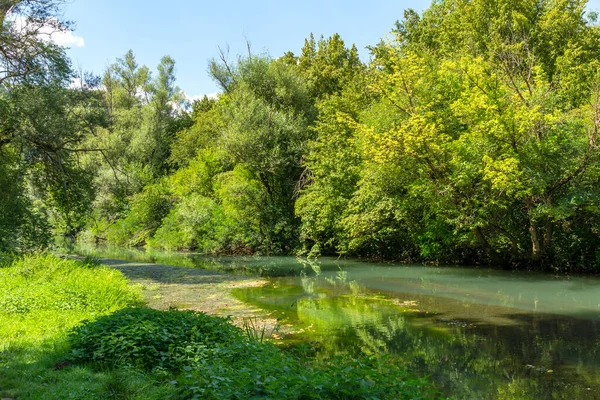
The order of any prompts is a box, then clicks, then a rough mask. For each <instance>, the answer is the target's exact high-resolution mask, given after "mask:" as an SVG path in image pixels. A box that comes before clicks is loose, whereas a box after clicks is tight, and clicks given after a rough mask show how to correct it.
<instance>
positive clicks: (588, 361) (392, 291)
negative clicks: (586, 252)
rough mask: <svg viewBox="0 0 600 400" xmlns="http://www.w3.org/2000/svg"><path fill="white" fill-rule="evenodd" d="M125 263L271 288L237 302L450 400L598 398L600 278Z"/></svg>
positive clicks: (324, 264)
mask: <svg viewBox="0 0 600 400" xmlns="http://www.w3.org/2000/svg"><path fill="white" fill-rule="evenodd" d="M96 254H97V255H100V256H113V257H114V256H115V254H106V253H96ZM122 254H123V253H122ZM118 257H119V258H122V259H130V260H132V259H135V260H143V261H155V262H161V263H165V264H172V265H186V266H197V267H203V268H209V269H218V270H226V271H231V272H232V273H247V274H257V275H261V276H264V277H268V279H269V283H268V284H267V285H266V286H264V287H260V288H248V289H238V290H236V291H235V293H234V294H235V296H236V297H238V298H239V299H240V300H242V301H244V302H248V303H251V304H253V305H255V306H258V307H261V308H263V309H265V310H267V311H268V312H270V313H271V314H272V315H273V316H274V317H277V318H279V321H280V324H282V325H286V324H289V325H291V326H293V327H294V331H296V332H297V333H296V334H294V335H292V336H291V337H288V338H287V339H286V340H288V341H297V342H305V343H308V344H310V345H311V346H314V347H316V348H317V351H318V352H319V353H320V354H321V355H323V356H327V355H330V354H335V353H350V354H361V353H362V354H385V355H387V356H388V357H390V358H391V359H392V360H394V361H395V362H398V363H400V364H402V365H404V366H405V367H406V368H408V369H410V370H412V371H414V372H415V373H416V374H418V375H428V376H430V378H431V380H432V381H433V382H435V385H436V387H437V388H438V389H439V390H441V391H442V392H443V393H444V394H446V395H448V396H452V397H455V398H459V399H468V398H472V399H487V398H490V399H515V398H517V399H529V398H531V399H600V278H597V277H589V276H585V277H580V276H554V275H549V274H540V273H527V272H507V271H498V270H492V269H481V268H457V267H431V266H407V265H390V264H374V263H367V262H359V261H346V260H335V259H329V258H322V259H319V260H318V261H308V260H300V259H296V258H293V257H262V258H261V257H223V258H206V257H200V256H194V255H185V254H181V253H176V254H173V253H171V254H170V255H169V253H152V254H143V253H139V254H138V255H135V254H134V253H128V255H127V257H124V256H123V255H121V256H118Z"/></svg>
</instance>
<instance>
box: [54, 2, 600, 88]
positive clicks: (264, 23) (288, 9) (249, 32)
mask: <svg viewBox="0 0 600 400" xmlns="http://www.w3.org/2000/svg"><path fill="white" fill-rule="evenodd" d="M429 4H430V1H429V0H404V1H397V0H396V1H394V0H370V1H364V0H363V1H359V0H345V1H344V0H320V1H317V0H303V1H277V0H268V1H265V0H255V1H237V0H233V1H229V2H218V1H214V0H213V1H201V0H170V1H165V0H68V2H67V5H66V7H65V9H64V11H65V18H66V19H68V20H72V21H74V22H75V23H76V30H75V35H77V36H79V37H81V38H83V42H84V45H83V46H81V47H79V46H77V45H76V44H73V45H72V46H71V49H70V50H69V51H68V54H69V56H70V57H71V58H72V60H73V64H74V66H75V67H80V68H82V69H83V70H85V71H92V72H95V73H98V74H99V73H101V72H102V71H103V70H104V68H105V66H107V65H108V64H110V63H112V62H113V61H114V60H115V58H117V57H121V56H122V55H123V54H125V53H126V52H127V50H129V49H132V50H133V51H134V53H135V54H136V57H137V59H138V62H139V63H140V64H145V65H147V66H148V67H150V68H151V69H152V70H154V69H155V68H156V65H158V62H159V60H160V58H161V57H162V56H164V55H170V56H172V57H173V58H174V59H175V61H176V62H177V84H178V85H179V86H180V87H181V88H182V89H183V90H184V91H185V92H186V93H187V94H188V95H190V96H199V95H203V94H211V93H215V92H217V86H216V85H215V84H214V82H213V81H212V80H211V78H210V77H209V75H208V73H207V64H208V60H209V59H210V58H212V57H214V56H216V55H217V52H218V47H219V46H220V47H221V48H225V47H226V46H227V45H228V46H229V48H230V55H231V57H232V58H234V57H235V56H236V55H237V54H241V53H245V52H246V39H247V40H248V41H249V42H250V43H251V46H252V49H253V52H255V53H261V52H268V53H269V54H270V55H272V56H274V57H277V56H280V55H281V54H283V53H284V52H286V51H288V50H291V51H293V52H294V53H298V52H299V51H300V48H301V47H302V45H303V43H304V39H305V38H306V37H308V35H309V34H310V33H311V32H312V33H314V34H315V36H317V37H318V36H319V35H321V34H322V35H324V36H326V37H327V36H330V35H332V34H334V33H339V34H340V35H341V36H342V38H343V39H344V41H345V42H346V43H347V44H351V43H355V44H356V46H357V47H358V49H359V51H360V53H361V56H362V58H364V59H367V58H368V51H366V50H365V49H364V48H365V46H368V45H372V44H375V43H377V42H378V41H379V39H381V38H382V37H384V36H385V35H386V34H387V33H388V32H389V31H390V30H391V29H392V27H393V25H394V22H395V21H396V20H398V19H400V18H402V15H403V10H404V9H406V8H413V9H415V10H417V11H419V12H420V11H423V10H424V9H425V8H427V7H428V6H429ZM589 9H591V10H595V11H598V9H600V0H592V1H591V2H590V3H589ZM79 44H80V45H81V44H82V43H81V41H80V43H79Z"/></svg>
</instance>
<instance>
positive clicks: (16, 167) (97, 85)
mask: <svg viewBox="0 0 600 400" xmlns="http://www.w3.org/2000/svg"><path fill="white" fill-rule="evenodd" d="M16 4H17V5H16V7H21V8H20V9H18V10H17V11H19V12H21V13H29V14H28V15H35V10H36V7H38V8H39V7H41V6H40V5H42V6H48V7H50V6H51V8H49V9H46V13H45V16H46V17H47V18H50V19H51V20H52V21H58V20H56V19H55V18H54V17H49V16H52V15H56V14H55V13H54V14H53V13H52V12H51V11H53V10H54V9H53V8H52V7H56V4H55V2H53V1H49V0H45V1H41V0H37V1H35V2H34V1H21V2H16ZM28 7H29V8H28ZM0 11H4V10H2V9H0ZM49 11H50V12H49ZM11 12H14V9H12V10H11ZM8 14H10V12H9V13H8ZM6 15H7V12H6V11H4V12H3V14H2V16H3V17H5V16H6ZM42 17H43V15H42ZM5 19H6V18H5ZM38 20H39V18H38ZM38 22H39V21H38ZM33 23H35V20H34V21H33ZM2 26H3V31H2V36H3V40H4V42H5V43H8V46H9V50H10V46H15V48H18V47H19V46H25V48H27V47H26V46H34V47H35V46H38V47H41V49H39V51H33V50H31V51H29V50H27V51H14V52H13V53H11V52H10V51H9V52H6V51H4V52H2V55H0V57H2V63H3V64H6V65H8V66H9V68H7V71H8V72H5V73H4V75H2V76H1V77H0V79H1V80H0V84H1V85H2V91H1V92H0V115H1V116H2V120H1V121H0V123H1V124H2V125H1V126H0V152H1V153H2V163H1V164H0V169H2V171H1V173H0V180H1V185H2V188H3V190H2V191H1V192H0V209H1V210H2V213H1V214H0V247H4V248H8V247H12V248H15V247H17V248H31V247H35V246H38V245H39V243H40V242H43V241H44V239H47V238H49V237H50V233H54V234H55V235H56V234H62V235H66V236H69V237H72V238H75V237H77V238H78V240H82V241H92V242H96V243H112V244H118V245H125V246H152V247H162V248H166V249H186V250H195V251H199V252H205V253H227V254H255V253H261V254H291V253H303V254H310V255H319V254H344V255H352V256H364V257H376V258H386V259H395V260H403V261H412V262H417V261H419V262H421V261H437V262H444V263H485V264H492V265H496V266H506V267H521V268H554V269H561V270H590V271H596V270H597V269H598V267H600V250H598V249H600V234H599V231H598V230H599V229H600V207H599V206H600V197H599V194H600V193H599V192H600V185H599V183H600V159H599V155H600V153H599V149H598V127H599V124H600V116H599V111H600V110H599V101H600V100H599V99H600V69H599V65H600V30H599V28H598V25H597V24H596V15H594V14H593V13H588V12H586V10H585V1H567V0H554V1H541V0H527V1H516V0H494V1H489V0H485V1H484V0H470V1H467V0H443V1H438V2H435V3H433V4H432V6H431V7H430V8H429V9H428V10H426V11H425V12H424V13H422V14H421V15H420V14H418V13H416V12H414V11H411V10H408V11H406V12H405V15H404V18H403V19H402V20H401V21H399V22H398V23H397V24H396V26H395V27H394V29H393V30H392V32H391V33H390V35H389V36H388V38H386V39H385V40H382V41H381V42H380V43H378V44H375V45H373V46H372V47H370V49H369V50H370V53H371V58H370V61H369V62H367V63H364V62H362V61H361V60H360V59H359V57H358V54H357V50H356V48H355V47H354V46H347V45H346V44H345V43H344V42H343V40H342V39H341V38H340V37H339V36H338V35H334V36H332V37H330V38H320V39H317V40H316V39H315V38H314V37H313V36H312V35H311V36H310V37H309V38H308V39H307V40H306V41H305V43H304V46H303V48H302V50H301V53H300V54H299V55H295V54H293V53H291V52H288V53H286V54H284V55H283V56H281V57H279V58H272V57H270V56H267V55H256V54H251V53H250V54H248V55H247V56H239V57H237V59H235V60H229V59H228V57H227V55H226V54H220V55H219V57H217V58H216V59H215V60H213V61H211V62H210V65H209V72H210V74H211V75H212V77H213V78H214V80H215V81H216V82H217V83H218V85H219V86H220V88H221V94H220V95H219V96H218V98H216V99H211V98H207V97H205V98H203V99H202V100H198V101H195V102H193V104H192V105H191V107H189V106H188V105H187V104H186V100H185V97H184V96H183V93H182V91H181V90H179V89H178V88H177V87H176V86H175V63H174V61H173V60H172V59H171V58H170V57H165V58H163V59H162V60H161V62H160V64H159V66H158V68H157V71H156V72H151V71H150V70H149V69H148V68H147V67H145V66H140V65H138V63H137V62H136V60H135V56H134V54H133V52H129V53H127V54H126V55H125V56H124V57H123V58H119V59H117V60H116V62H115V63H114V64H113V65H111V66H110V67H109V68H108V69H107V70H106V71H105V72H104V74H103V75H102V76H101V77H93V76H79V80H78V81H77V82H79V83H80V84H79V86H78V87H74V86H73V84H72V82H73V81H72V77H73V73H72V71H71V69H70V68H69V65H68V62H67V60H66V58H65V57H64V53H63V52H62V50H61V49H60V48H57V47H56V46H53V45H52V44H50V43H47V42H44V41H41V40H38V39H35V38H33V39H32V38H31V37H30V38H29V39H30V40H29V41H26V40H21V37H20V36H19V35H21V36H22V35H23V33H19V32H15V30H14V29H13V28H11V25H10V24H9V23H7V22H6V20H4V21H3V25H2ZM61 26H62V25H61ZM59 28H60V27H59ZM7 38H8V39H10V40H6V39H7ZM23 43H24V44H23ZM11 54H13V56H11ZM11 57H13V58H12V59H11ZM23 58H25V60H23ZM52 63H54V64H52ZM11 68H12V69H14V72H11V71H12V70H11ZM80 75H81V74H80ZM46 241H47V240H46Z"/></svg>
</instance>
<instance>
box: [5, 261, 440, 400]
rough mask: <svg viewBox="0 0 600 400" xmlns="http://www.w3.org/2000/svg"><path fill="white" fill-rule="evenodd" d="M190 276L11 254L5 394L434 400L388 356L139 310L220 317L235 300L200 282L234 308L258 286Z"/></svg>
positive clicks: (248, 281) (235, 279)
mask: <svg viewBox="0 0 600 400" xmlns="http://www.w3.org/2000/svg"><path fill="white" fill-rule="evenodd" d="M173 268H174V267H173ZM121 271H122V272H121ZM192 271H193V272H194V273H193V274H192V273H190V274H179V275H178V274H177V272H182V271H179V270H171V269H169V267H166V266H152V265H135V264H121V265H119V264H116V265H113V268H110V267H108V266H103V265H99V264H97V263H95V262H91V261H89V260H82V261H76V260H65V259H60V258H57V257H54V256H50V255H37V256H29V257H25V258H19V259H10V257H5V258H4V259H3V260H2V261H1V264H0V305H1V307H0V371H1V373H0V397H3V398H5V397H8V398H19V399H20V398H23V399H63V398H76V399H77V398H79V399H89V398H106V399H109V398H110V399H114V398H120V399H122V398H126V399H153V398H155V399H158V398H160V399H163V398H177V399H179V398H216V399H226V398H240V399H241V398H317V399H318V398H340V399H346V398H433V397H436V395H435V393H433V392H431V391H430V385H429V384H428V382H427V381H426V380H423V379H420V378H415V377H412V376H411V375H410V374H408V373H407V372H405V371H404V370H402V369H401V368H398V367H397V366H394V365H392V364H388V363H386V362H385V361H384V360H381V359H363V360H349V359H346V360H340V359H336V360H328V361H319V362H316V361H315V360H312V359H310V358H308V357H307V355H306V352H304V353H302V355H298V353H299V352H296V353H286V352H283V351H281V350H280V349H278V348H277V347H275V346H274V345H272V344H271V343H267V342H262V341H260V340H257V339H260V337H258V335H256V331H252V330H244V329H240V328H238V327H235V326H234V325H233V324H231V323H230V321H229V320H227V319H223V318H219V317H212V316H207V315H206V314H204V313H199V312H196V311H193V310H189V311H176V310H173V309H171V310H168V311H160V310H155V309H151V308H146V307H143V306H142V304H143V303H144V298H146V299H149V300H148V304H149V305H150V306H153V307H156V308H159V309H167V308H169V307H172V306H176V307H177V306H179V307H185V308H192V309H194V308H196V309H201V308H202V305H203V306H204V307H208V306H211V305H212V306H213V307H215V309H216V311H217V312H219V310H220V312H224V311H225V309H226V307H228V306H229V304H227V303H223V304H222V303H219V302H218V301H217V300H215V299H214V298H213V299H212V300H213V302H212V303H211V299H209V297H210V296H211V294H210V293H209V292H206V291H205V292H203V291H202V290H201V289H202V287H203V286H214V287H215V288H217V289H218V290H219V291H220V292H221V293H222V294H223V295H224V296H223V298H224V299H225V301H229V300H228V299H229V298H228V297H227V296H230V295H229V294H228V292H229V289H230V288H231V285H236V286H237V285H252V284H260V282H258V281H256V280H255V279H244V277H231V276H229V277H228V279H225V276H221V275H219V274H217V273H213V272H208V271H199V270H189V271H187V272H192ZM136 274H137V275H136ZM125 275H127V276H130V277H131V279H132V281H133V282H134V283H135V284H130V283H129V282H128V280H127V279H126V277H125ZM177 285H180V286H186V285H187V286H186V287H187V290H188V292H187V293H185V294H184V295H183V296H184V297H185V298H192V297H194V296H195V297H196V298H203V299H204V300H206V302H204V303H203V302H200V303H199V304H196V306H198V307H195V306H194V304H188V303H186V304H182V303H181V298H178V297H177V296H178V295H177V294H176V293H175V292H176V289H177ZM153 293H154V294H153ZM180 295H181V293H180ZM168 296H175V297H168ZM231 299H233V298H231ZM231 305H232V306H234V307H233V308H235V304H231ZM204 311H210V310H204ZM245 311H247V310H245ZM245 311H244V312H245ZM241 314H242V312H241V311H240V315H241Z"/></svg>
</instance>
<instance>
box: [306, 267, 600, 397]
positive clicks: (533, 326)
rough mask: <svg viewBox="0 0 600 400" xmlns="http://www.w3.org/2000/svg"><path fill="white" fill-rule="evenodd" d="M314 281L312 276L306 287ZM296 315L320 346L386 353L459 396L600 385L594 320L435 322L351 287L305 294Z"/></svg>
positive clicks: (540, 393) (565, 393) (564, 393)
mask: <svg viewBox="0 0 600 400" xmlns="http://www.w3.org/2000/svg"><path fill="white" fill-rule="evenodd" d="M306 280H307V281H310V280H311V279H306ZM306 285H309V284H308V282H303V286H306ZM315 285H316V284H315V282H314V278H313V282H312V283H311V284H310V286H311V293H315ZM321 285H322V284H321ZM337 285H338V286H339V281H338V283H337ZM317 286H319V285H317ZM347 286H348V292H350V287H349V286H350V285H349V284H348V285H347ZM297 314H298V318H299V319H300V321H302V322H303V324H306V325H313V326H314V328H315V330H316V331H317V332H321V333H322V334H321V335H320V338H319V341H320V342H321V344H322V352H325V353H327V354H339V353H350V354H359V353H364V354H382V353H384V354H389V355H390V356H392V357H394V358H395V359H397V360H398V362H399V363H402V364H404V365H406V366H407V367H408V368H410V369H412V370H414V371H415V372H417V373H419V374H428V375H431V376H432V378H433V379H434V380H435V381H437V382H439V383H440V384H441V385H442V386H443V388H444V390H445V391H447V393H449V394H452V395H454V396H458V397H459V398H481V397H482V395H483V396H484V397H489V396H493V397H499V398H586V397H589V398H594V397H593V396H594V394H593V392H592V391H590V390H587V388H588V387H591V386H593V385H595V384H598V383H600V374H599V371H598V360H600V352H599V350H598V346H597V343H596V341H597V339H596V338H597V337H598V333H599V332H600V329H599V326H598V324H597V323H595V322H593V321H588V320H583V319H582V320H578V319H573V318H561V317H557V316H548V315H543V314H515V315H505V316H504V317H505V318H508V319H510V320H512V321H514V324H512V325H504V326H498V325H493V324H489V323H488V324H485V323H482V322H481V321H452V320H446V321H445V322H440V319H442V317H440V316H437V317H432V316H430V315H426V314H424V313H414V312H406V313H401V312H399V310H398V309H397V308H395V307H394V306H393V305H391V303H389V302H387V301H385V300H378V299H372V298H366V297H360V296H352V295H350V293H348V294H345V295H342V296H337V297H326V298H318V297H315V296H311V297H305V298H302V299H300V300H298V301H297ZM470 324H472V325H470ZM548 371H551V372H548ZM484 393H485V394H484ZM575 393H576V394H577V396H573V395H574V394H575Z"/></svg>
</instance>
